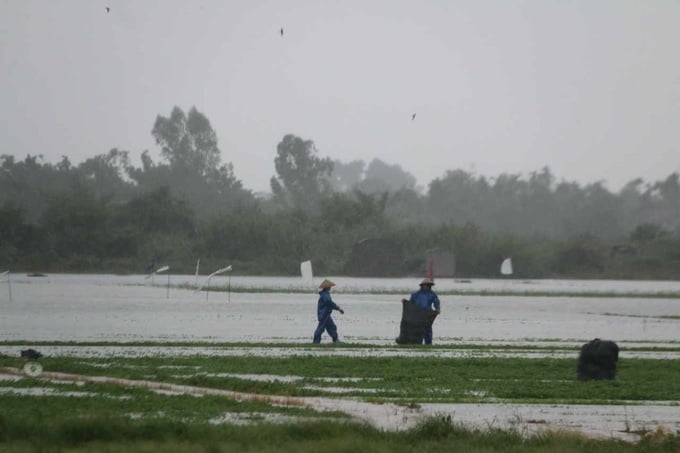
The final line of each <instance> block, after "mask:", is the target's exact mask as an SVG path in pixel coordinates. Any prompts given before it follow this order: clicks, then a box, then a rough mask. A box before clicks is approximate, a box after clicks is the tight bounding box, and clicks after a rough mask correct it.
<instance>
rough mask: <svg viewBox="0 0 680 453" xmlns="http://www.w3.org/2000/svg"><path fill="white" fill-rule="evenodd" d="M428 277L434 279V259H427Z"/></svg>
mask: <svg viewBox="0 0 680 453" xmlns="http://www.w3.org/2000/svg"><path fill="white" fill-rule="evenodd" d="M427 278H429V279H430V280H432V281H434V259H432V258H429V259H428V260H427Z"/></svg>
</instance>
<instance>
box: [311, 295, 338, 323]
mask: <svg viewBox="0 0 680 453" xmlns="http://www.w3.org/2000/svg"><path fill="white" fill-rule="evenodd" d="M333 310H340V307H338V305H337V304H336V303H335V302H333V299H331V293H330V292H329V291H328V290H327V289H324V290H321V291H319V305H318V306H317V308H316V316H317V318H318V320H319V321H323V320H324V319H326V318H327V317H328V316H330V314H331V313H332V312H333Z"/></svg>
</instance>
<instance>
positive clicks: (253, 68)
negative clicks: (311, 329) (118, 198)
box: [0, 0, 680, 191]
mask: <svg viewBox="0 0 680 453" xmlns="http://www.w3.org/2000/svg"><path fill="white" fill-rule="evenodd" d="M678 23H680V2H678V1H676V0H667V1H665V0H656V1H653V2H640V1H619V0H616V1H614V0H599V1H572V2H562V1H515V0H512V1H481V2H480V1H426V2H414V1H396V0H389V1H377V0H372V1H367V2H359V1H343V2H340V1H286V2H281V1H257V2H253V1H227V2H222V1H192V2H186V1H166V0H163V1H143V2H140V1H121V0H110V1H106V2H104V1H93V0H70V1H61V2H52V1H31V0H29V1H18V0H16V1H9V0H4V1H2V2H0V64H1V69H2V70H1V71H0V81H1V83H0V125H1V126H0V128H1V129H0V130H1V131H2V135H3V138H4V140H3V149H2V152H1V153H0V154H9V155H14V156H16V157H17V158H18V159H23V158H24V157H25V156H26V155H28V154H31V155H43V156H44V159H45V160H46V161H48V162H58V161H59V160H61V157H62V156H67V157H68V158H69V159H70V160H71V162H72V163H73V164H77V163H80V162H81V161H83V160H85V159H87V158H89V157H92V156H95V155H98V154H103V153H106V152H108V150H109V149H111V148H119V149H124V150H129V151H130V152H131V158H132V161H133V164H135V165H139V164H140V162H139V155H140V154H141V152H142V151H144V150H147V149H148V150H149V151H150V152H151V155H152V156H154V157H156V156H159V155H160V154H159V147H158V145H156V143H155V142H154V139H153V137H152V135H151V129H152V127H153V124H154V120H155V118H156V116H157V115H164V116H167V115H169V113H170V112H171V110H172V108H173V107H174V106H179V107H180V108H182V109H183V110H185V111H186V110H188V109H189V108H191V107H192V106H195V107H196V108H197V109H198V110H199V111H200V112H202V113H204V114H205V115H206V116H207V118H208V119H209V120H210V122H211V124H212V126H213V128H214V129H215V131H216V132H217V136H218V140H219V147H220V149H221V152H222V161H223V162H231V163H233V165H234V172H235V175H236V177H237V178H239V179H240V180H241V181H243V184H244V186H245V187H246V188H248V189H252V190H254V191H268V190H269V179H270V177H271V176H273V175H274V174H275V170H274V157H275V156H276V145H277V144H278V143H279V142H280V141H281V140H282V138H283V136H284V135H285V134H295V135H297V136H299V137H302V138H303V139H305V140H313V141H314V142H315V144H316V146H317V148H318V150H319V155H320V156H322V157H331V158H332V159H337V160H340V161H343V162H350V161H352V160H357V159H360V160H363V161H365V162H370V161H371V160H372V159H374V158H378V159H381V160H383V161H384V162H387V163H389V164H398V165H400V166H401V167H402V168H403V169H404V170H406V171H408V172H410V173H412V174H413V175H414V176H415V177H416V178H417V180H418V184H419V185H421V186H422V187H426V186H427V184H428V183H429V182H430V181H432V180H433V179H435V178H438V177H441V176H442V175H443V174H444V172H445V171H446V170H447V169H457V168H460V169H464V170H466V171H473V172H475V173H476V174H480V175H486V176H496V175H498V174H501V173H520V174H527V173H529V172H532V171H537V170H539V169H540V168H542V167H544V166H547V167H549V168H550V169H551V171H552V173H553V174H554V175H555V176H556V177H557V178H558V179H560V180H562V179H564V180H568V181H576V182H579V183H591V182H596V181H606V183H607V187H608V188H610V189H611V190H618V189H619V188H620V187H621V186H622V185H623V184H625V183H626V182H628V181H630V180H632V179H634V178H638V177H640V178H643V179H644V180H645V181H656V180H660V179H662V178H665V177H666V176H668V175H669V174H670V173H672V172H677V171H680V152H679V151H680V143H679V142H680V135H678V130H679V126H680V59H679V58H677V56H678V55H679V54H680V28H679V27H678ZM414 115H415V116H414Z"/></svg>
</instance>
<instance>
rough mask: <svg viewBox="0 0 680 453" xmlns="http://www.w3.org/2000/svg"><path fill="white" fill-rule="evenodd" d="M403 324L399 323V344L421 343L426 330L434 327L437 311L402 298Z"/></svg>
mask: <svg viewBox="0 0 680 453" xmlns="http://www.w3.org/2000/svg"><path fill="white" fill-rule="evenodd" d="M401 307H402V308H401V324H400V325H399V336H398V337H397V339H396V341H397V343H398V344H421V343H422V342H423V337H425V331H426V330H427V329H429V328H430V327H432V323H433V322H434V319H435V318H436V317H437V314H438V313H437V312H436V311H433V310H428V309H426V308H422V307H419V306H417V305H416V304H414V303H413V302H409V301H408V300H406V299H402V300H401Z"/></svg>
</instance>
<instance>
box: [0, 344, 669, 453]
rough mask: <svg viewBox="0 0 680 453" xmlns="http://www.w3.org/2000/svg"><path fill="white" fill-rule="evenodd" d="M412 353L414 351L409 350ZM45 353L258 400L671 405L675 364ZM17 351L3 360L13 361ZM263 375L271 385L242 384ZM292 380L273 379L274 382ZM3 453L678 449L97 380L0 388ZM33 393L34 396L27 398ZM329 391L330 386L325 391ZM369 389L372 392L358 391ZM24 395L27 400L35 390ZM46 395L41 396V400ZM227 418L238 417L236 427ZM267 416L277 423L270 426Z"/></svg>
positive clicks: (76, 367) (83, 368)
mask: <svg viewBox="0 0 680 453" xmlns="http://www.w3.org/2000/svg"><path fill="white" fill-rule="evenodd" d="M415 349H416V350H417V348H415ZM196 350H197V355H195V356H190V357H171V358H167V357H143V358H115V357H112V358H96V359H83V358H78V357H52V358H50V357H48V358H44V359H41V363H42V364H43V367H44V369H45V370H46V371H58V372H64V373H74V374H83V375H89V376H111V377H119V378H126V379H137V380H152V381H157V382H168V383H177V384H189V385H196V386H202V387H210V388H217V389H229V390H236V391H243V392H254V393H261V394H268V395H291V396H296V395H326V396H328V395H332V394H333V393H332V392H330V390H331V387H332V388H338V387H344V388H345V390H347V391H348V393H347V395H354V396H356V397H358V398H363V399H368V400H374V401H379V402H382V401H394V402H398V403H401V404H417V403H418V402H426V401H433V402H473V401H474V402H480V403H483V402H491V401H504V402H508V403H521V402H539V403H545V404H549V403H559V402H562V403H565V402H568V403H584V404H586V403H587V404H598V403H613V404H617V403H618V404H631V401H632V402H635V401H649V400H652V401H653V400H659V401H661V400H663V401H668V400H671V401H677V402H680V382H679V381H678V379H677V376H679V375H680V361H673V360H647V359H645V360H642V359H639V360H638V359H635V360H631V359H629V360H624V361H622V362H620V367H619V379H618V380H617V381H607V382H578V381H576V380H575V379H574V374H575V360H568V359H506V358H494V357H486V358H469V359H443V358H437V357H411V358H406V357H389V358H388V357H384V358H380V357H324V356H321V357H319V356H311V355H310V356H296V357H209V356H202V355H199V353H200V351H201V347H197V348H196ZM22 364H23V361H21V360H20V359H18V358H15V357H0V366H3V367H20V366H21V365H22ZM248 375H260V376H264V375H269V376H272V375H273V376H274V377H277V376H278V377H280V378H281V380H276V379H272V380H260V381H258V380H253V379H251V377H249V376H248ZM291 377H293V378H295V379H284V378H291ZM0 388H2V389H3V390H5V392H2V393H0V451H3V452H28V451H71V452H89V451H107V452H118V451H120V452H123V451H124V452H129V451H139V452H156V451H168V452H189V451H191V452H196V451H198V452H201V451H204V452H220V451H224V452H227V451H245V452H255V451H256V452H274V451H276V452H279V451H295V452H312V451H313V452H318V451H319V450H320V449H323V450H324V451H332V452H335V451H343V452H356V451H361V452H411V451H414V450H418V451H422V452H439V451H466V452H472V453H476V452H492V451H503V452H520V451H521V452H541V453H542V452H558V453H560V452H583V451H586V452H588V451H592V452H616V453H626V452H677V451H680V437H678V435H677V434H675V435H671V436H666V437H654V436H652V437H649V438H648V437H643V438H642V440H641V441H640V442H639V443H637V444H630V443H625V442H621V441H616V440H605V441H601V440H592V439H586V438H584V437H582V436H579V435H576V434H566V433H549V434H541V435H535V436H532V437H527V436H526V435H525V434H526V433H521V432H516V431H513V430H510V431H500V430H494V429H487V430H481V431H480V430H474V429H466V428H463V427H461V426H459V425H456V424H454V423H452V422H451V420H450V419H445V418H440V417H434V418H431V419H429V420H426V421H424V422H423V423H422V424H420V425H419V426H417V427H415V428H413V429H411V430H408V431H403V432H386V431H381V430H377V429H373V428H371V427H369V426H366V425H364V424H358V423H355V422H350V421H349V419H348V418H347V417H346V416H345V415H344V414H341V413H334V412H330V413H328V412H324V413H323V414H319V413H317V412H314V411H312V410H310V409H306V408H297V407H280V406H274V405H270V404H267V403H266V402H261V401H244V402H237V401H234V400H231V399H228V398H224V397H220V396H210V395H204V396H201V397H195V396H189V395H176V394H159V393H156V392H153V391H151V390H148V389H144V388H126V387H121V386H117V385H108V384H101V383H85V384H82V385H76V384H72V383H56V382H50V381H45V380H38V379H31V378H22V379H19V380H4V381H0ZM36 389H38V390H41V391H42V393H41V392H35V390H36ZM325 389H326V390H328V392H327V391H326V390H325ZM366 390H371V391H372V393H368V394H367V393H365V391H366ZM32 392H33V393H32ZM45 392H47V393H45ZM225 415H230V416H231V417H230V418H228V420H234V416H237V417H236V418H237V419H238V420H239V421H248V422H249V424H246V425H237V424H234V423H233V422H230V423H223V421H224V417H225ZM269 417H274V419H275V420H277V421H278V422H277V423H270V422H268V421H267V420H269Z"/></svg>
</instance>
